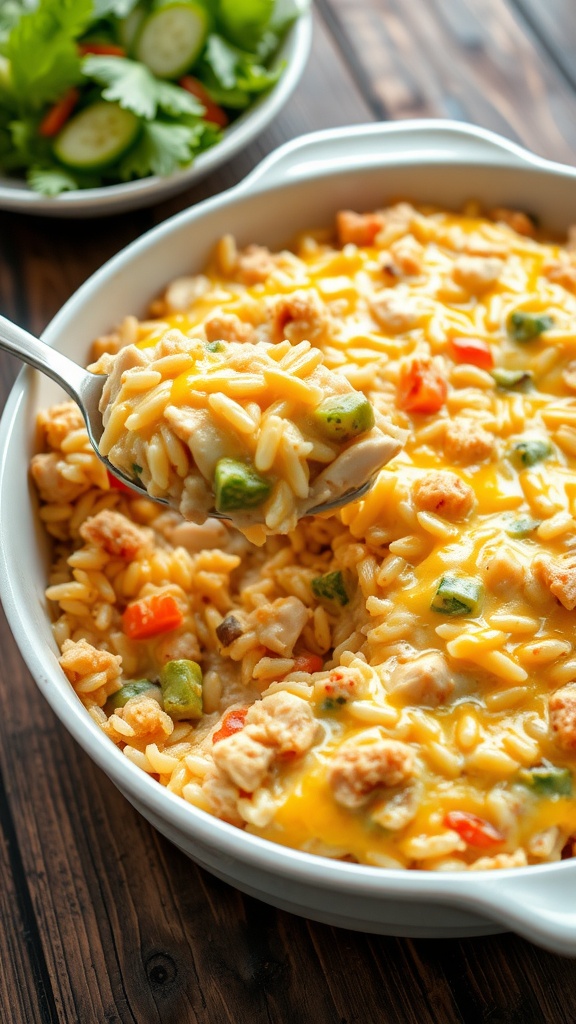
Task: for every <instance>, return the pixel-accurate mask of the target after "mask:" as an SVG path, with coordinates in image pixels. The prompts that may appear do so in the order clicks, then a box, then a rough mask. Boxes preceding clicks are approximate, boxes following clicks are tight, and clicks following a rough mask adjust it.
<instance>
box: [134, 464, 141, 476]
mask: <svg viewBox="0 0 576 1024" xmlns="http://www.w3.org/2000/svg"><path fill="white" fill-rule="evenodd" d="M132 472H133V473H134V475H135V476H140V473H141V472H142V466H139V465H138V463H137V462H133V463H132Z"/></svg>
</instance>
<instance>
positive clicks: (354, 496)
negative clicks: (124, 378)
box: [0, 316, 376, 519]
mask: <svg viewBox="0 0 576 1024" xmlns="http://www.w3.org/2000/svg"><path fill="white" fill-rule="evenodd" d="M0 349H4V351H5V352H9V353H10V354H11V355H13V356H16V357H17V358H18V359H21V360H22V362H24V363H28V364H29V366H33V367H34V368H35V369H36V370H40V372H41V373H45V374H46V375H47V376H48V377H51V378H52V380H54V381H56V383H57V384H59V385H60V387H61V388H63V389H64V391H66V392H67V393H68V394H69V395H70V398H72V399H74V401H75V402H76V404H77V405H78V407H79V409H80V412H81V413H82V415H83V417H84V421H85V423H86V428H87V430H88V437H89V439H90V443H91V445H92V447H93V448H94V451H95V452H96V455H97V456H98V458H99V459H100V461H101V462H103V463H104V465H105V466H106V469H107V470H108V471H109V472H110V473H112V475H113V476H115V477H117V478H118V479H119V480H121V481H122V483H123V484H126V486H127V487H131V488H132V490H133V491H136V492H137V493H138V494H143V495H145V496H146V497H147V498H150V500H151V501H156V502H159V504H161V505H169V506H170V507H175V504H174V505H173V504H172V502H171V501H170V500H169V499H168V498H156V497H152V496H151V495H150V494H148V491H147V490H146V488H145V487H144V485H143V484H141V483H140V481H139V480H136V479H134V477H130V476H128V475H127V474H126V473H123V472H122V470H121V469H117V467H116V466H113V465H112V463H111V462H110V460H109V459H107V458H106V457H105V456H104V455H101V454H100V451H99V447H98V446H99V443H100V438H101V437H102V432H103V429H104V427H103V424H102V414H101V412H100V410H99V408H98V406H99V404H100V398H101V396H102V388H103V386H104V381H105V380H106V376H105V375H104V374H98V373H90V371H89V370H85V369H84V368H83V367H82V366H78V363H75V362H74V361H73V360H72V359H69V358H68V356H65V355H63V353H62V352H58V351H57V350H56V349H54V348H51V346H50V345H47V344H46V342H44V341H41V340H40V339H39V338H36V337H34V335H33V334H30V333H29V331H26V330H25V329H24V328H23V327H19V326H18V324H15V323H12V321H11V320H7V319H6V317H3V316H0ZM375 479H376V474H375V475H374V476H373V477H371V479H369V480H367V481H366V482H365V483H363V484H361V486H360V487H355V488H349V490H347V491H345V492H344V493H343V494H340V495H338V497H337V498H333V499H331V500H330V501H327V502H324V503H323V504H321V505H317V506H315V507H314V508H312V509H309V510H307V512H306V515H319V514H321V513H323V512H331V511H332V510H334V509H337V508H341V507H342V506H343V505H347V504H348V503H349V502H351V501H357V500H358V499H359V498H362V497H363V496H364V495H365V494H366V493H367V491H369V490H370V488H371V487H372V485H373V483H374V481H375ZM209 514H210V516H211V517H212V518H214V519H230V516H226V515H224V514H223V513H222V512H217V511H216V510H215V509H211V510H210V513H209Z"/></svg>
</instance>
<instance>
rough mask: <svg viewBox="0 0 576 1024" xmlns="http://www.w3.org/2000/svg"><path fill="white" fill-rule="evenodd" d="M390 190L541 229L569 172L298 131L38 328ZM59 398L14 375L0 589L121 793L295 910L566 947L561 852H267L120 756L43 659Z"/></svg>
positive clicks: (0, 447) (565, 869) (75, 328)
mask: <svg viewBox="0 0 576 1024" xmlns="http://www.w3.org/2000/svg"><path fill="white" fill-rule="evenodd" d="M399 196H403V197H406V198H409V199H413V200H414V201H418V202H435V203H438V204H440V205H447V206H449V207H450V208H458V207H459V206H460V205H462V204H463V203H464V202H465V201H466V200H467V199H470V198H478V199H480V200H482V201H483V202H484V203H485V204H486V205H487V206H489V207H490V206H515V207H519V208H522V209H526V210H529V211H530V212H533V213H535V214H537V215H538V217H539V219H540V221H541V223H542V224H544V225H545V226H546V227H547V228H549V229H550V230H552V231H559V232H562V230H563V229H564V231H565V229H566V227H567V226H568V225H569V224H570V223H573V222H576V170H574V169H572V168H568V167H564V166H562V165H559V164H553V163H550V162H547V161H545V160H542V159H540V158H539V157H536V156H533V155H532V154H530V153H528V152H526V151H525V150H523V149H521V148H520V147H518V146H516V145H513V144H511V143H509V142H507V141H506V140H504V139H502V138H500V137H499V136H496V135H493V134H491V133H490V132H486V131H483V130H481V129H477V128H471V127H466V126H463V125H459V124H455V123H451V122H445V121H422V122H418V121H416V122H405V123H397V124H378V125H366V126H359V127H353V128H343V129H337V130H332V131H327V132H319V133H315V134H313V135H309V136H304V137H303V138H301V139H297V140H295V141H293V142H290V143H288V144H286V145H285V146H283V147H281V148H280V149H279V150H277V151H276V152H275V153H273V154H271V155H270V156H269V157H268V158H267V159H266V160H264V162H263V163H262V164H261V165H260V166H259V167H257V168H256V170H255V171H253V172H252V174H251V175H250V176H249V177H248V178H247V179H245V181H243V182H242V183H241V184H240V185H238V186H237V187H236V188H234V189H232V190H230V191H228V192H226V193H223V194H221V195H219V196H217V197H214V198H212V199H210V200H208V201H206V202H204V203H202V204H200V205H198V206H196V207H193V208H191V209H189V210H186V211H185V212H183V213H181V214H179V215H178V216H176V217H174V218H173V219H171V220H169V221H167V222H165V223H163V224H161V225H160V226H159V227H157V228H155V229H154V230H153V231H151V232H149V233H148V234H147V235H145V236H143V237H142V238H140V239H138V240H137V241H136V242H134V243H133V244H132V245H130V246H129V247H128V248H127V249H125V250H124V251H123V252H121V253H120V254H119V255H117V256H115V257H114V258H113V259H112V260H111V261H109V262H108V263H107V264H106V265H105V266H104V267H103V268H102V269H101V270H99V271H98V272H97V273H96V274H95V275H94V276H93V277H92V278H91V279H90V280H89V281H87V282H86V283H85V284H84V285H83V286H82V287H81V288H80V289H79V291H78V292H77V293H76V294H75V295H74V296H73V297H72V298H71V299H70V300H69V301H68V302H67V303H66V305H65V306H64V308H63V309H62V310H61V311H60V313H59V314H58V315H57V316H56V317H55V319H54V320H53V321H52V323H51V324H50V326H49V327H48V328H47V330H46V332H45V338H46V340H47V341H49V342H50V343H51V344H53V345H55V346H56V347H57V348H60V349H62V350H63V351H64V352H66V353H67V354H68V355H69V356H72V357H73V358H74V359H76V360H77V361H79V362H82V361H84V360H85V358H86V356H87V352H88V346H89V343H90V341H91V339H92V338H93V337H94V336H96V335H98V334H100V333H103V332H104V331H106V330H108V329H109V328H110V327H111V326H112V325H113V324H114V322H116V321H117V320H119V319H120V318H121V317H122V316H123V315H124V314H126V313H129V312H131V313H136V314H142V313H144V310H145V308H146V305H147V302H148V300H149V299H150V298H151V296H153V295H154V294H156V293H157V292H158V291H159V290H160V289H161V288H162V287H163V286H164V285H165V284H166V283H167V282H168V281H170V280H171V279H172V278H174V277H176V276H179V275H181V274H183V273H189V272H190V271H193V270H197V269H199V268H201V267H202V265H203V264H204V262H205V259H206V258H207V256H208V254H209V251H210V250H211V248H212V246H213V244H214V242H215V241H216V240H217V239H218V238H219V237H220V235H222V234H223V233H224V232H232V233H233V234H235V235H236V237H237V239H238V241H239V244H240V245H244V244H247V243H248V242H258V243H263V244H268V245H270V246H271V247H276V246H280V245H282V244H283V243H286V242H287V241H288V240H289V239H290V238H291V237H292V236H293V234H294V232H296V231H297V230H299V229H303V228H305V227H311V226H317V225H322V224H323V223H329V222H330V221H331V218H332V217H333V214H334V212H335V211H336V210H337V209H339V208H340V207H343V206H345V207H352V208H354V209H358V210H370V209H372V208H374V207H376V206H382V205H383V204H384V203H385V202H386V201H389V200H391V199H394V198H397V197H399ZM60 398H61V395H60V393H59V392H58V389H57V388H56V386H55V385H54V384H52V382H51V381H49V380H48V379H46V378H41V377H39V375H38V374H36V373H34V372H32V371H29V370H24V371H22V373H21V374H20V376H19V378H18V380H17V382H16V384H15V386H14V389H13V391H12V393H11V395H10V398H9V400H8V403H7V406H6V409H5V412H4V415H3V418H2V422H1V424H0V452H1V456H0V596H1V597H2V601H3V604H4V608H5V611H6V614H7V617H8V620H9V623H10V626H11V628H12V630H13V633H14V636H15V638H16V641H17V643H18V646H19V648H20V650H21V652H22V655H23V657H24V659H25V660H26V662H27V664H28V667H29V669H30V671H31V673H32V675H33V676H34V678H35V680H36V682H37V684H38V688H39V690H40V692H41V693H42V694H43V695H44V696H45V697H46V699H47V700H48V702H49V704H50V705H51V707H52V708H53V710H54V711H55V712H56V714H57V715H58V716H59V718H60V719H61V721H62V722H63V723H64V724H65V726H66V728H67V729H68V730H69V731H70V732H71V734H72V735H73V736H74V737H75V739H76V740H77V741H78V742H79V743H80V744H81V746H82V747H83V748H84V750H85V751H86V752H87V753H88V754H89V755H90V757H92V758H93V760H94V761H95V762H96V764H97V765H99V767H100V768H102V769H103V770H104V772H106V774H107V775H108V776H109V777H110V779H111V780H112V781H113V782H114V783H115V785H116V786H117V787H118V788H119V789H120V790H121V791H122V792H123V793H124V795H125V796H126V797H127V799H128V800H129V801H130V802H131V803H132V804H133V805H134V806H135V807H136V808H137V809H138V810H139V811H141V813H142V814H143V815H144V816H145V817H146V818H147V819H148V820H149V821H150V822H151V823H152V824H153V825H154V826H155V827H156V828H157V829H158V830H159V831H160V832H162V833H163V834H164V835H165V836H167V837H168V838H169V839H170V840H171V841H172V842H173V843H175V845H177V846H178V847H179V848H180V849H181V850H183V851H184V852H185V853H186V854H188V855H189V856H190V857H191V858H192V859H193V860H194V861H195V862H196V863H198V864H200V865H201V866H203V867H205V868H206V869H207V870H208V871H210V872H212V873H213V874H215V875H217V876H218V877H219V878H221V879H223V880H225V881H227V882H229V883H231V884H232V885H234V886H236V887H237V888H239V889H241V890H242V891H243V892H246V893H249V894H250V895H253V896H256V897H258V898H260V899H263V900H265V901H266V902H269V903H271V904H273V905H274V906H277V907H280V908H282V909H285V910H290V911H292V912H294V913H297V914H301V915H303V916H306V917H310V918H313V919H315V920H318V921H323V922H326V923H329V924H334V925H341V926H344V927H347V928H354V929H359V930H365V931H368V932H376V933H380V934H387V935H405V936H424V937H455V936H468V935H480V934H488V933H491V932H495V931H499V930H502V929H511V930H513V931H515V932H517V933H518V934H520V935H522V936H524V937H526V938H528V939H530V940H532V941H533V942H536V943H538V944H540V945H542V946H544V947H546V948H547V949H550V950H553V951H555V952H558V953H563V954H565V955H576V907H575V906H574V901H573V900H572V899H570V898H568V899H567V894H568V893H570V891H571V889H573V887H574V886H575V885H576V861H574V860H571V861H564V862H561V863H556V864H548V865H542V866H531V867H528V868H518V869H513V870H506V871H492V872H486V873H481V872H478V873H476V872H473V873H432V872H419V871H407V872H399V871H391V870H385V869H380V868H373V867H368V866H363V865H357V864H349V863H342V862H338V861H333V860H327V859H324V858H321V857H316V856H310V855H307V854H304V853H300V852H297V851H294V850H291V849H288V848H286V847H282V846H275V845H272V844H270V843H268V842H267V841H265V840H262V839H260V838H258V837H255V836H252V835H249V834H246V833H243V832H241V831H239V830H238V829H236V828H234V827H232V826H230V825H228V824H226V823H225V822H223V821H220V820H217V819H215V818H212V817H210V816H209V815H207V814H205V813H203V812H202V811H200V810H198V809H197V808H195V807H192V806H190V805H189V804H187V803H185V801H184V800H182V799H181V798H179V797H177V796H175V795H173V794H172V793H170V792H168V791H167V790H165V789H164V788H160V787H159V786H158V785H157V783H156V782H154V781H153V780H152V779H151V778H149V777H148V776H146V775H145V774H144V773H143V772H141V771H139V770H138V769H137V768H136V767H135V766H134V765H132V764H131V763H129V762H128V761H127V759H126V758H125V757H123V755H122V754H121V752H120V751H119V749H118V748H117V747H115V746H114V745H113V744H112V743H111V742H110V741H109V740H108V739H107V738H106V737H105V736H104V734H103V733H102V732H101V731H100V730H99V729H98V727H97V726H96V725H95V724H94V723H93V722H92V720H91V719H90V718H89V716H88V714H87V713H86V712H85V710H84V708H83V707H82V706H81V704H80V703H79V701H78V699H77V698H76V696H75V694H74V693H73V691H72V688H71V687H70V685H69V683H68V682H67V680H66V679H65V677H64V675H63V673H62V672H61V670H60V668H59V665H58V662H57V650H56V646H55V644H54V641H53V639H52V634H51V630H50V625H49V619H48V612H47V607H46V601H45V598H44V587H45V579H46V557H45V556H46V549H45V541H44V538H43V537H42V536H41V531H40V529H39V526H38V522H37V518H36V514H35V507H34V499H33V496H32V494H31V490H30V488H29V486H28V484H27V483H26V474H25V472H24V467H25V466H26V465H27V464H28V460H29V458H30V455H31V454H32V452H33V445H34V436H35V430H34V422H35V415H36V412H37V411H38V409H40V408H41V407H45V406H47V405H49V404H50V403H53V402H54V401H57V400H60Z"/></svg>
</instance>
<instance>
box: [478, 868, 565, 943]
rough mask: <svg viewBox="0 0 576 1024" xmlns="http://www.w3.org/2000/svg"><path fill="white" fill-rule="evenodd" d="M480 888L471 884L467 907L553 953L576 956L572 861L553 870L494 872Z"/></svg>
mask: <svg viewBox="0 0 576 1024" xmlns="http://www.w3.org/2000/svg"><path fill="white" fill-rule="evenodd" d="M483 882H484V883H485V884H483V885H482V886H481V887H480V888H479V889H476V891H474V889H473V888H472V887H471V889H470V891H469V893H468V900H467V906H470V904H471V903H473V904H474V903H476V904H477V908H478V909H479V910H480V909H481V910H482V912H483V913H484V914H485V915H486V913H487V912H488V914H489V916H490V917H491V918H493V919H494V920H495V921H497V922H498V923H499V924H502V925H503V926H504V927H505V928H508V929H510V930H511V931H514V932H516V933H517V934H518V935H522V936H523V937H524V938H526V939H528V940H529V941H531V942H534V943H535V944H536V945H538V946H542V947H544V949H548V950H550V951H551V952H552V953H559V954H561V955H562V956H570V957H576V896H575V894H574V872H573V867H572V865H571V864H570V863H569V862H565V863H564V864H558V865H554V870H549V871H543V872H542V871H540V870H539V869H538V868H536V869H534V868H533V867H532V868H529V869H528V870H527V871H521V872H508V871H499V872H497V873H495V874H493V873H491V874H490V877H489V878H485V879H483Z"/></svg>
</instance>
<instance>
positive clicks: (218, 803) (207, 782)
mask: <svg viewBox="0 0 576 1024" xmlns="http://www.w3.org/2000/svg"><path fill="white" fill-rule="evenodd" d="M202 793H203V794H204V796H205V797H206V799H207V801H208V804H209V806H210V808H211V811H212V813H213V814H214V815H215V816H216V817H217V818H222V820H223V821H228V822H230V824H231V825H236V826H237V827H238V828H242V827H243V826H244V825H245V824H246V822H245V821H244V819H243V817H242V815H241V814H240V812H239V810H238V799H239V796H240V794H239V792H238V787H237V786H235V785H234V783H233V782H232V781H231V779H230V778H229V776H228V775H227V774H226V773H225V772H223V771H221V770H220V769H218V768H216V769H214V770H213V771H211V772H208V773H207V775H206V777H205V778H204V780H203V782H202Z"/></svg>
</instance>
